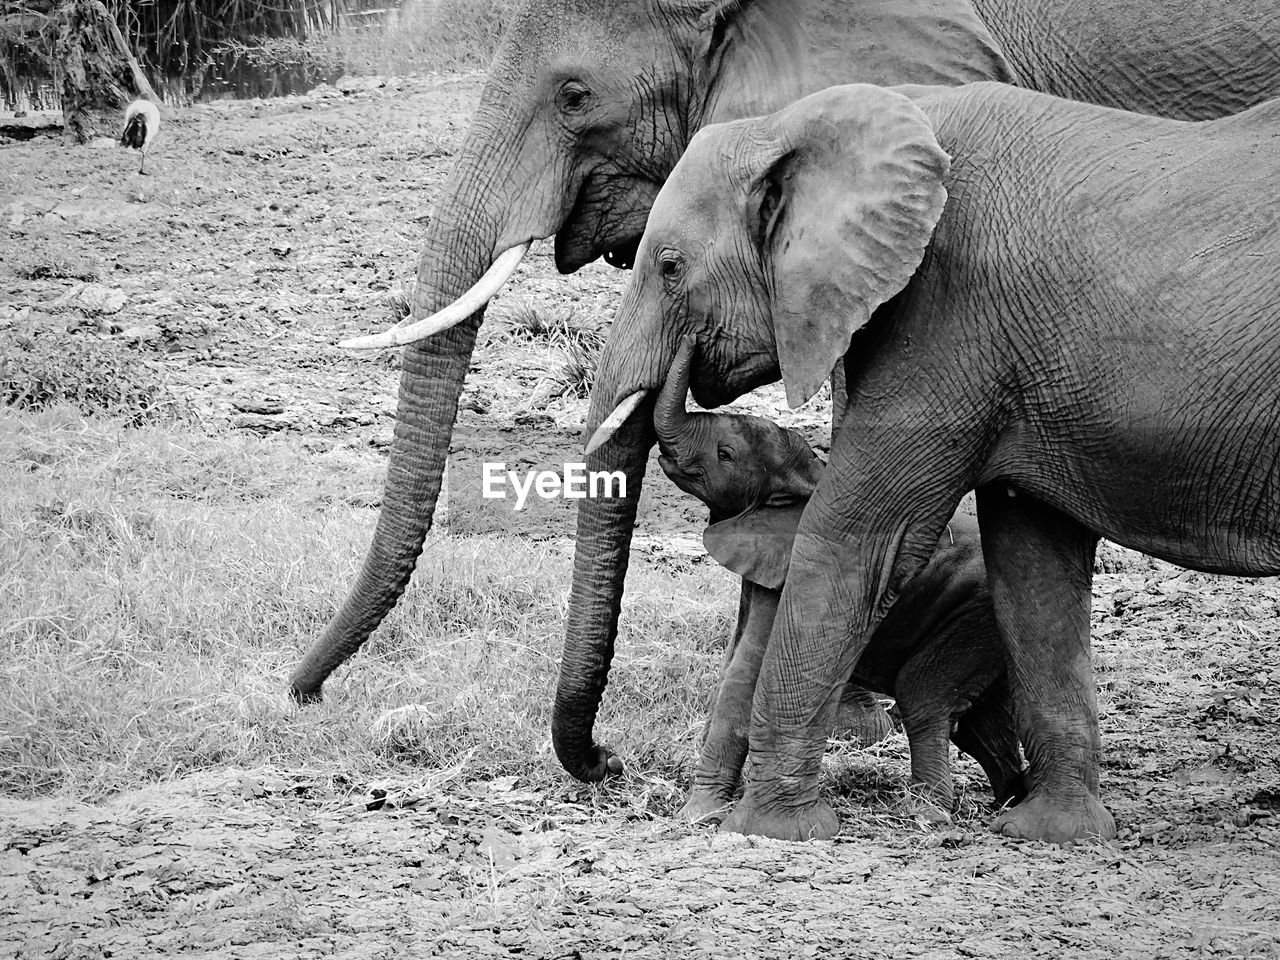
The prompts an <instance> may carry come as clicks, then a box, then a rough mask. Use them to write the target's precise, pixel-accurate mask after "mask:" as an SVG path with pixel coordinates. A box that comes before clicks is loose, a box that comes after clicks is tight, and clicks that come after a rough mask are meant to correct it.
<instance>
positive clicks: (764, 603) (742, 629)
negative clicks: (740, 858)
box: [680, 580, 779, 822]
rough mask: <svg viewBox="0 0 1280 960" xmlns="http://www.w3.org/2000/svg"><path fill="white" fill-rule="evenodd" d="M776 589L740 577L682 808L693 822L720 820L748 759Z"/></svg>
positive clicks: (725, 811) (776, 602) (775, 605)
mask: <svg viewBox="0 0 1280 960" xmlns="http://www.w3.org/2000/svg"><path fill="white" fill-rule="evenodd" d="M778 596H779V594H778V591H776V590H770V589H769V588H767V587H762V586H760V585H759V584H755V583H752V582H750V581H748V580H744V581H742V597H741V600H740V602H739V604H738V623H737V627H736V629H735V630H734V639H733V642H732V643H731V644H730V647H729V650H728V651H726V654H725V663H724V667H723V668H722V670H721V676H720V686H719V688H718V689H717V690H716V695H715V700H714V702H713V704H712V707H711V717H710V720H709V722H708V723H707V727H706V731H705V733H704V736H703V740H702V749H701V751H700V753H699V756H698V769H697V771H696V772H695V774H694V778H693V790H692V791H691V792H690V794H689V799H688V800H687V801H686V802H685V805H684V807H683V808H682V809H681V811H680V816H681V817H683V818H684V819H686V820H689V821H691V822H697V821H716V822H718V821H719V820H721V819H723V818H724V816H725V814H726V813H727V809H728V805H729V804H730V803H731V802H732V801H733V794H734V791H735V790H736V789H737V786H738V780H739V777H740V776H741V774H742V764H743V762H744V761H745V760H746V758H747V746H748V743H747V738H748V735H749V733H750V730H751V704H752V700H753V698H754V696H755V692H756V679H757V678H758V677H759V676H760V663H761V661H762V660H763V659H764V651H765V647H766V646H767V645H768V643H769V632H770V630H772V629H773V618H774V616H775V615H776V614H777V612H778Z"/></svg>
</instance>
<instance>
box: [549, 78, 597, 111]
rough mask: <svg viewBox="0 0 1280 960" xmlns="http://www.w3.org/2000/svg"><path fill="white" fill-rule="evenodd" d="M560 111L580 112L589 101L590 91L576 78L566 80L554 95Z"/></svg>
mask: <svg viewBox="0 0 1280 960" xmlns="http://www.w3.org/2000/svg"><path fill="white" fill-rule="evenodd" d="M556 100H557V102H558V105H559V107H560V110H561V112H563V113H581V112H582V111H583V110H584V109H586V107H587V105H588V104H589V103H590V102H591V91H590V90H589V89H587V87H586V86H584V85H583V84H582V83H580V82H578V81H577V80H566V81H565V82H564V83H563V84H561V86H560V92H559V94H558V95H557V97H556Z"/></svg>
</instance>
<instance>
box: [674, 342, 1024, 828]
mask: <svg viewBox="0 0 1280 960" xmlns="http://www.w3.org/2000/svg"><path fill="white" fill-rule="evenodd" d="M693 352H694V351H693V348H692V341H691V340H690V341H687V342H686V343H685V345H684V346H683V347H682V349H681V351H680V353H678V354H677V355H676V360H675V363H674V364H673V365H672V369H671V372H670V373H669V374H668V376H667V382H666V384H665V385H664V386H663V388H662V391H661V393H660V395H659V397H658V403H657V406H656V408H655V410H654V417H653V424H654V428H655V429H656V430H657V433H658V445H659V449H660V450H661V451H662V456H660V457H659V458H658V464H659V465H660V466H661V467H662V470H663V472H664V473H666V475H667V476H668V477H670V478H671V480H672V481H673V482H674V483H675V484H676V485H677V486H678V487H680V489H682V490H684V491H686V492H687V493H691V494H693V495H694V496H695V497H697V498H698V499H699V500H701V501H702V502H703V503H705V504H706V505H707V506H708V507H709V508H710V510H711V524H710V526H708V527H707V529H706V531H705V532H704V533H703V536H702V541H703V543H704V544H705V545H706V547H707V552H708V553H710V554H711V555H712V556H713V557H715V559H717V560H718V561H720V563H722V564H724V566H726V567H728V568H729V569H730V570H732V571H733V572H735V573H737V574H738V575H739V576H741V577H742V593H741V599H740V601H739V603H738V620H737V624H736V625H735V627H734V634H733V639H732V641H731V642H730V643H729V646H728V649H727V650H726V651H725V660H724V668H723V669H722V670H721V674H720V685H719V687H718V689H717V691H716V696H715V698H714V701H713V704H712V708H711V717H710V720H709V722H708V724H707V730H706V735H705V737H704V738H703V742H702V747H701V749H700V750H699V755H698V766H697V769H696V770H695V772H694V777H693V789H692V791H691V792H690V795H689V799H688V801H687V802H686V803H685V805H684V809H683V811H682V813H683V814H684V816H685V817H687V818H688V819H690V820H695V821H697V820H713V819H714V820H718V819H720V818H721V817H722V816H723V814H724V811H725V810H726V809H727V807H728V806H729V804H730V802H731V800H732V798H733V795H734V792H735V790H736V788H737V786H738V781H739V776H740V774H741V771H742V764H743V761H744V760H745V759H746V756H747V730H748V729H749V727H750V720H751V702H752V698H753V697H754V695H755V689H756V682H757V678H758V676H759V672H760V664H761V662H762V661H763V659H764V654H765V650H766V649H767V647H768V643H769V634H770V632H771V631H772V627H773V621H774V616H775V614H776V612H777V609H778V599H779V596H780V591H781V590H782V586H783V584H784V583H785V582H786V579H787V568H788V567H789V565H790V561H791V544H792V541H793V540H794V539H795V533H796V527H797V525H798V524H799V522H800V516H801V512H802V511H803V509H804V506H805V504H806V503H808V502H809V497H810V496H812V494H813V491H814V488H815V487H816V486H817V484H818V480H819V478H820V477H821V476H822V470H823V466H824V465H823V463H822V461H821V460H819V459H818V457H817V455H816V454H815V453H814V452H813V449H812V448H811V447H810V446H809V444H807V443H806V442H805V441H804V438H803V437H801V436H800V434H798V433H796V432H795V431H794V430H788V429H786V428H784V427H781V426H779V425H778V424H776V423H773V422H772V421H770V420H766V419H764V418H763V417H752V416H747V415H744V414H713V413H688V412H687V411H686V410H685V405H684V399H685V394H686V393H687V392H688V389H689V368H690V366H691V364H692V362H693ZM848 681H849V682H848V684H841V685H840V692H839V693H838V694H837V695H836V696H837V699H838V700H839V701H840V704H841V706H843V703H844V700H845V698H846V697H847V695H848V690H849V688H850V687H852V688H853V689H857V690H863V689H867V690H874V691H877V692H879V693H883V694H888V695H889V696H892V697H894V698H895V699H896V700H897V701H898V711H899V713H900V714H901V715H902V725H903V727H904V728H905V729H906V732H907V742H908V745H909V747H910V750H911V779H912V782H913V783H914V784H916V785H917V786H918V787H919V788H920V792H921V794H922V796H921V797H920V799H921V800H922V801H923V802H922V803H920V804H919V805H918V806H917V812H918V813H920V814H923V815H925V816H926V817H928V818H930V819H934V820H945V819H946V818H947V817H948V816H949V814H950V812H951V807H952V804H953V801H954V799H955V792H954V789H953V784H952V775H951V761H950V756H949V754H950V747H949V742H954V743H955V745H956V746H957V747H959V748H960V749H961V750H963V751H964V752H965V753H968V754H969V755H971V756H972V757H974V759H976V760H977V761H978V763H979V764H981V766H982V769H983V772H984V773H986V775H987V780H988V781H989V782H990V783H991V791H992V794H993V795H994V796H995V800H996V803H997V805H1003V804H1006V803H1010V802H1016V801H1017V800H1019V799H1021V798H1022V796H1023V794H1024V792H1025V785H1024V781H1023V775H1022V762H1021V760H1020V759H1019V757H1018V736H1017V733H1016V732H1015V728H1014V720H1013V703H1012V700H1011V699H1010V696H1009V687H1008V681H1007V676H1006V670H1005V661H1004V650H1003V648H1002V646H1001V643H1000V637H999V635H998V633H997V631H996V622H995V614H994V612H993V611H992V609H991V593H990V591H989V590H988V588H987V574H986V569H985V568H984V566H983V563H982V543H981V541H980V540H979V537H978V526H977V523H975V522H974V520H973V518H972V517H965V516H960V515H956V516H955V517H953V518H952V519H951V521H950V522H949V523H948V524H947V529H946V532H945V533H944V534H943V535H942V536H941V537H940V538H939V539H938V545H937V549H936V550H934V552H933V555H932V556H931V557H930V558H929V561H928V563H926V564H925V567H924V569H923V570H922V571H921V572H920V573H919V574H918V575H916V576H915V577H913V578H912V580H911V582H910V583H908V584H907V585H906V587H905V588H904V589H903V592H902V596H901V597H899V598H898V602H897V603H896V604H895V605H894V607H893V609H892V610H890V611H889V614H888V616H886V617H885V618H884V620H883V621H882V622H881V623H880V625H879V627H877V629H876V631H875V633H874V634H873V635H872V637H871V639H870V641H869V642H868V643H867V647H866V649H865V650H864V651H863V653H862V656H861V657H860V658H859V659H858V662H857V664H856V665H855V666H854V668H853V673H852V675H851V676H850V677H849V678H848ZM840 717H841V711H840V710H839V709H838V708H837V710H836V714H835V720H834V725H833V726H834V730H835V731H836V732H837V733H838V732H839V731H840V730H841V727H842V724H841V722H840Z"/></svg>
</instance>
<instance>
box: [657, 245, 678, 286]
mask: <svg viewBox="0 0 1280 960" xmlns="http://www.w3.org/2000/svg"><path fill="white" fill-rule="evenodd" d="M658 269H659V270H660V271H661V272H662V279H663V280H664V281H665V282H666V283H668V284H673V283H678V282H679V280H680V278H681V277H682V276H684V260H683V259H682V258H681V257H680V255H679V254H678V253H675V252H674V251H666V252H664V253H662V254H661V259H659V260H658Z"/></svg>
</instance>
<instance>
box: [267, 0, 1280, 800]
mask: <svg viewBox="0 0 1280 960" xmlns="http://www.w3.org/2000/svg"><path fill="white" fill-rule="evenodd" d="M1278 36H1280V11H1277V9H1276V5H1275V3H1274V2H1273V0H1132V2H1127V3H1124V4H1115V3H1111V2H1103V0H608V2H605V0H525V2H524V3H522V4H521V5H520V8H519V10H518V11H517V12H516V13H515V15H514V16H513V19H512V22H511V24H510V26H509V28H508V32H507V35H506V36H505V37H504V39H503V42H502V44H501V47H500V49H499V51H498V53H497V55H496V57H495V59H494V61H493V63H492V65H491V66H490V69H489V77H488V80H487V82H486V84H485V87H484V91H483V93H482V95H481V97H480V103H479V106H478V108H477V110H476V113H475V116H474V118H473V120H472V123H471V127H470V129H469V131H468V133H467V135H466V137H465V139H464V141H463V143H462V145H461V146H460V147H459V149H458V152H457V156H456V159H455V162H454V165H453V168H452V170H451V171H450V173H449V175H448V178H447V180H446V182H445V184H444V186H443V188H442V190H441V193H440V196H439V198H438V199H437V200H436V203H435V208H434V211H433V215H432V218H431V222H430V224H429V225H428V227H427V229H426V232H425V234H424V236H423V238H422V245H421V258H420V260H419V265H418V284H417V293H416V296H415V302H414V304H413V306H412V313H411V318H410V319H409V320H408V321H407V322H406V323H404V324H402V325H400V326H398V327H397V328H395V330H394V331H388V332H385V333H384V334H374V335H372V336H370V337H367V338H366V337H357V338H354V339H353V342H351V343H350V344H349V345H350V346H352V347H357V348H373V347H381V346H391V345H404V346H405V354H404V361H403V364H402V369H401V377H400V388H399V403H398V407H397V411H396V429H395V438H394V441H393V443H392V446H391V450H390V459H389V462H388V465H387V476H386V483H385V488H384V492H383V496H382V510H381V513H380V515H379V518H378V524H377V527H376V529H375V531H374V534H373V541H372V543H371V544H370V546H369V549H368V553H367V555H366V557H365V559H364V563H363V565H362V566H361V568H360V571H359V574H358V575H357V577H356V578H355V581H354V582H353V583H352V584H351V586H350V589H349V591H348V593H347V596H346V598H345V600H344V601H343V602H342V604H341V606H340V607H339V609H338V610H337V611H336V612H335V614H334V616H333V618H332V619H331V620H330V621H329V623H328V624H327V626H326V627H325V628H324V631H323V633H322V634H321V635H320V636H319V637H317V638H316V639H315V641H314V643H313V644H312V645H311V647H310V649H309V650H308V651H307V653H306V655H305V656H304V657H303V659H302V661H301V662H300V663H299V664H298V666H297V668H296V669H295V670H294V671H293V674H292V676H291V677H290V680H289V688H290V692H291V695H292V696H293V698H294V699H295V700H297V701H299V702H309V701H314V700H317V699H319V698H320V697H321V695H322V687H323V684H324V682H325V679H326V678H327V677H328V676H329V675H330V673H331V672H332V671H333V670H334V669H335V668H336V667H337V666H338V665H339V664H341V663H342V662H343V661H345V660H346V659H347V658H348V657H350V656H351V655H352V654H353V653H354V652H355V651H356V650H358V649H359V648H360V646H361V645H362V644H363V643H364V642H365V640H367V639H368V637H369V635H370V633H371V632H372V631H373V630H374V629H375V628H376V627H377V626H378V624H379V623H380V622H381V621H382V619H383V618H384V617H385V616H386V614H387V613H388V612H389V611H390V610H391V608H392V607H393V606H394V605H395V603H396V602H397V601H398V599H399V597H400V596H401V594H402V593H403V592H404V590H405V588H406V586H407V585H408V582H409V578H410V575H411V574H412V571H413V568H414V564H415V563H416V561H417V558H418V555H419V554H420V552H421V551H422V547H423V542H424V539H425V537H426V535H427V532H428V530H429V529H430V527H431V524H432V518H433V515H434V512H435V505H436V500H437V497H438V496H439V493H440V484H441V477H442V473H443V470H444V464H445V460H446V457H447V455H448V450H449V441H450V437H451V434H452V431H453V423H454V418H455V416H456V413H457V404H458V397H459V394H460V392H461V390H462V386H463V380H464V378H465V377H466V373H467V370H468V367H469V365H470V361H471V355H472V350H473V348H474V345H475V339H476V333H477V331H478V329H479V327H480V324H481V322H482V320H483V314H484V304H485V303H486V302H487V301H488V299H489V298H490V297H492V296H493V294H494V292H495V291H496V290H497V289H499V288H500V287H501V285H502V283H503V282H505V281H506V280H507V278H508V277H510V276H511V274H512V272H513V271H514V270H515V269H516V263H517V261H518V260H519V258H520V257H521V256H522V255H523V253H524V251H525V250H526V249H527V245H528V244H529V243H530V242H531V241H534V240H540V239H553V240H554V252H555V262H556V266H557V268H558V269H559V270H560V271H562V272H564V273H572V272H573V271H575V270H578V269H580V268H581V267H583V266H584V265H586V264H588V263H591V262H592V261H594V260H596V259H598V258H600V257H603V258H604V259H605V260H606V261H607V262H609V263H611V264H614V265H616V266H619V267H628V266H630V264H631V262H632V260H633V258H634V256H635V249H636V243H637V242H638V241H639V238H640V235H641V233H642V231H643V229H644V224H645V219H646V217H647V216H648V213H649V208H650V206H651V205H652V203H653V199H654V197H655V196H656V195H657V192H658V190H659V188H660V187H661V186H662V183H663V182H664V181H665V180H666V178H667V176H668V174H670V172H671V170H672V168H673V167H674V166H675V163H676V161H677V160H678V159H679V158H680V155H681V154H682V153H683V151H684V149H685V148H686V146H687V145H688V143H689V138H690V137H691V136H692V135H693V134H694V133H695V132H696V131H697V130H698V129H699V128H701V127H702V126H704V125H705V124H707V123H710V122H714V121H718V120H727V119H731V118H734V117H743V116H751V115H757V114H762V113H768V112H769V111H771V110H775V109H777V108H778V107H781V106H782V105H784V104H785V103H787V102H790V101H791V100H793V99H795V98H796V97H797V96H799V95H801V94H803V93H808V92H812V91H814V90H819V89H822V88H823V87H826V86H829V85H830V84H832V83H848V82H853V81H864V82H873V83H884V84H894V83H937V84H959V83H966V82H970V81H974V80H983V79H986V80H999V81H1005V82H1010V83H1015V82H1017V83H1023V84H1027V85H1030V86H1034V87H1036V88H1038V89H1044V90H1049V91H1052V92H1056V93H1061V94H1062V95H1064V96H1069V97H1073V98H1076V99H1083V100H1089V101H1093V102H1097V103H1104V104H1108V105H1112V106H1123V107H1127V108H1129V109H1136V110H1145V111H1148V112H1152V113H1162V114H1168V115H1171V116H1178V117H1187V118H1204V117H1213V116H1221V115H1223V114H1226V113H1231V112H1235V111H1237V110H1240V109H1243V108H1244V107H1246V106H1248V105H1250V104H1252V103H1256V102H1258V101H1259V100H1261V99H1264V98H1265V97H1266V96H1268V95H1274V94H1276V93H1280V44H1278V43H1277V42H1276V38H1277V37H1278ZM646 429H648V428H647V427H646ZM637 444H638V446H637V448H636V449H639V448H640V447H644V449H646V450H647V446H645V442H644V438H643V437H641V438H638V439H637ZM648 445H649V446H651V445H652V438H649V441H648ZM619 449H621V448H620V447H619V446H618V445H617V444H615V445H614V450H615V451H617V450H619ZM631 459H635V455H634V452H633V453H632V455H631ZM620 466H622V464H621V463H620ZM625 466H626V468H627V469H628V470H629V471H630V472H631V476H630V478H629V482H628V492H629V493H631V496H630V497H629V498H628V499H627V500H626V501H621V502H617V503H614V504H612V505H611V506H609V507H608V508H606V509H607V511H608V515H607V516H602V514H599V513H593V514H592V515H591V517H590V518H589V523H588V526H587V529H586V531H585V532H586V537H580V540H581V542H582V544H583V550H584V553H583V562H582V564H581V565H580V566H579V567H578V573H577V574H575V588H574V592H573V599H572V603H571V607H572V610H571V616H570V621H571V625H570V630H569V638H568V643H567V645H566V654H565V667H564V671H563V673H562V677H561V683H560V687H559V693H558V696H557V708H556V719H555V721H554V728H555V732H554V740H555V743H556V749H557V754H558V755H559V756H560V758H561V760H562V762H563V763H564V764H565V766H566V768H567V769H569V770H570V771H571V772H572V773H573V774H574V775H575V776H578V777H580V778H583V779H588V780H590V779H598V778H599V777H600V776H603V775H604V773H605V772H606V771H607V770H609V769H612V768H614V767H616V766H617V764H616V763H615V764H613V767H611V766H610V765H609V764H608V763H607V758H606V754H605V753H604V752H602V751H599V750H596V749H595V748H594V745H593V744H592V743H591V740H590V722H591V718H593V717H594V714H595V705H596V703H597V702H598V700H599V696H600V691H601V690H602V689H603V685H604V676H605V673H606V671H607V663H605V662H604V660H605V658H603V657H602V654H603V651H604V650H605V649H606V648H608V649H610V650H611V649H612V643H613V631H614V629H615V621H616V614H617V610H618V609H619V608H620V604H621V586H620V583H619V584H618V585H617V586H615V585H614V582H613V581H614V579H615V578H616V577H618V576H619V575H620V574H621V573H623V572H624V571H625V566H626V560H625V555H626V552H627V548H628V545H629V531H630V524H628V523H625V522H624V518H625V516H626V515H629V514H633V513H634V508H635V502H636V500H635V497H638V495H639V493H640V476H639V472H640V471H638V470H637V469H636V468H635V467H634V465H633V464H631V463H629V462H628V463H627V464H625ZM610 469H612V468H610ZM601 518H603V520H604V522H605V526H604V527H603V528H601V529H604V530H607V531H608V532H607V533H605V534H604V535H603V537H601V535H599V534H598V533H597V522H598V520H600V519H601ZM624 527H625V528H626V529H627V531H628V533H627V534H626V536H624V537H622V538H618V537H616V536H615V535H614V534H613V531H614V530H617V529H622V528H624ZM615 760H616V758H615Z"/></svg>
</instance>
